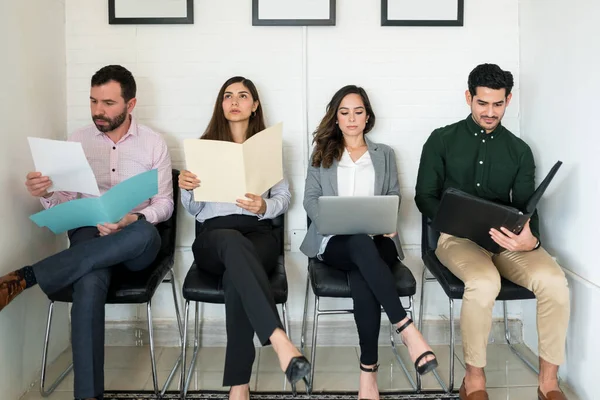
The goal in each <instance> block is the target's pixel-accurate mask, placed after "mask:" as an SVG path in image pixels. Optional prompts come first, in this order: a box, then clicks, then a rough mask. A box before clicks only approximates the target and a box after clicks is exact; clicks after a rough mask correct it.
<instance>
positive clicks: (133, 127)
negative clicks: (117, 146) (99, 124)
mask: <svg viewBox="0 0 600 400" xmlns="http://www.w3.org/2000/svg"><path fill="white" fill-rule="evenodd" d="M129 118H130V119H131V125H129V130H128V131H127V133H126V134H125V136H123V137H122V138H121V140H123V139H125V138H126V137H127V136H130V135H131V136H137V135H138V125H137V122H136V120H135V118H134V116H133V115H132V114H129ZM94 126H95V125H94ZM100 135H104V132H101V131H99V130H98V128H96V136H100Z"/></svg>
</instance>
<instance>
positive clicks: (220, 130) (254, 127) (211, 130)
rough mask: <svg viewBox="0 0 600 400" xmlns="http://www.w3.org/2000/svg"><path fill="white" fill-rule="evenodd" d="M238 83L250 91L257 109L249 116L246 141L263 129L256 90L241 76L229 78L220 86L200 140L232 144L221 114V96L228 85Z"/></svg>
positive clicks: (262, 118)
mask: <svg viewBox="0 0 600 400" xmlns="http://www.w3.org/2000/svg"><path fill="white" fill-rule="evenodd" d="M238 82H241V83H242V85H244V86H245V87H246V88H247V89H248V90H249V91H250V95H251V96H252V100H253V101H258V108H257V109H256V111H255V112H254V113H252V115H251V116H250V121H249V123H248V130H247V131H246V140H248V139H250V138H251V137H252V136H254V135H255V134H257V133H258V132H260V131H262V130H263V129H265V119H264V116H263V109H262V103H261V101H260V99H259V97H258V90H256V86H255V85H254V83H253V82H252V81H251V80H250V79H246V78H244V77H243V76H234V77H233V78H229V79H228V80H227V82H225V83H224V84H223V86H221V90H219V95H218V96H217V100H216V101H215V108H214V110H213V115H212V118H211V119H210V122H209V123H208V126H207V127H206V130H205V131H204V133H203V134H202V137H200V139H210V140H223V141H227V142H233V136H232V134H231V129H229V121H227V118H225V113H224V112H223V96H224V95H225V90H226V89H227V88H228V87H229V85H232V84H234V83H238Z"/></svg>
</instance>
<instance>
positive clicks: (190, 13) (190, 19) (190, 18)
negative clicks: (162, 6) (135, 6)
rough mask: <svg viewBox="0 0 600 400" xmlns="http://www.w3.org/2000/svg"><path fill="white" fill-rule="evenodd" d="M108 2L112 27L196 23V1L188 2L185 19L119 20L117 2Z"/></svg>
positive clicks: (109, 19) (188, 0)
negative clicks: (116, 13) (116, 11)
mask: <svg viewBox="0 0 600 400" xmlns="http://www.w3.org/2000/svg"><path fill="white" fill-rule="evenodd" d="M116 1H117V0H108V23H109V24H110V25H139V24H141V25H170V24H193V23H194V0H187V2H186V6H187V7H186V9H187V13H186V16H185V17H176V18H173V17H164V18H118V17H117V16H116V15H115V2H116Z"/></svg>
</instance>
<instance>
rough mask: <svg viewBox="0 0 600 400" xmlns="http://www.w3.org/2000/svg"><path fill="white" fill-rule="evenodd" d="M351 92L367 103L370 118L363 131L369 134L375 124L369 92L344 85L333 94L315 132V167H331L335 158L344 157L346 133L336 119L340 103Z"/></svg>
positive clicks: (313, 161)
mask: <svg viewBox="0 0 600 400" xmlns="http://www.w3.org/2000/svg"><path fill="white" fill-rule="evenodd" d="M349 94H357V95H359V96H360V97H361V98H362V101H363V103H364V105H365V110H366V112H367V118H368V119H367V124H366V126H365V130H364V132H363V133H364V134H367V133H368V132H370V131H371V129H373V126H375V114H374V113H373V108H372V107H371V102H370V101H369V96H367V92H365V90H364V89H363V88H361V87H358V86H356V85H348V86H344V87H343V88H341V89H340V90H338V91H337V92H336V93H335V94H334V95H333V98H332V99H331V101H330V102H329V104H328V105H327V111H326V113H325V116H324V117H323V119H322V120H321V123H320V124H319V126H318V127H317V130H316V131H314V133H313V143H314V144H315V150H314V152H313V156H312V162H311V164H312V166H313V167H317V168H318V167H320V166H323V167H324V168H329V167H331V165H332V164H333V160H338V161H339V160H340V159H341V158H342V154H343V153H344V135H343V134H342V131H341V129H340V127H339V126H338V124H336V121H337V112H338V109H339V108H340V104H341V103H342V100H343V99H344V97H346V96H347V95H349Z"/></svg>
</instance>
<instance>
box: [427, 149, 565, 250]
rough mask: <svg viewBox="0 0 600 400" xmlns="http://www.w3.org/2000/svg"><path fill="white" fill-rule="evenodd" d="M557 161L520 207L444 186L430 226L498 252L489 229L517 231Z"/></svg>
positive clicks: (556, 166)
mask: <svg viewBox="0 0 600 400" xmlns="http://www.w3.org/2000/svg"><path fill="white" fill-rule="evenodd" d="M561 165H562V162H561V161H558V162H557V163H556V164H554V166H553V167H552V169H551V170H550V172H549V173H548V175H547V176H546V178H544V180H543V181H542V183H540V186H538V188H537V189H536V190H535V192H534V193H533V194H532V195H531V197H530V198H529V200H528V201H527V204H526V206H525V209H524V210H518V209H516V208H514V207H511V206H506V205H503V204H498V203H494V202H492V201H489V200H484V199H482V198H479V197H477V196H473V195H471V194H468V193H465V192H463V191H461V190H458V189H454V188H448V189H446V191H445V192H444V194H443V195H442V200H441V202H440V206H439V208H438V212H437V214H436V216H435V218H434V219H433V222H432V227H433V228H434V229H435V230H437V231H439V232H444V233H447V234H450V235H453V236H457V237H462V238H466V239H469V240H471V241H473V242H475V243H477V244H478V245H479V246H481V247H483V248H484V249H486V250H488V251H490V252H492V253H500V252H502V251H503V250H504V249H503V248H502V247H500V246H499V245H498V244H497V243H496V242H494V241H493V240H492V238H491V237H490V234H489V232H490V229H491V228H496V229H498V230H500V228H501V227H505V228H506V229H508V230H510V231H512V232H514V233H515V234H517V235H518V234H519V233H521V231H522V230H523V226H524V225H525V223H526V222H527V220H528V219H529V218H531V216H532V215H533V213H534V211H535V209H536V207H537V205H538V202H539V201H540V199H541V198H542V195H543V194H544V192H545V191H546V189H547V188H548V186H549V185H550V182H551V181H552V179H553V178H554V175H556V172H557V171H558V169H559V168H560V166H561Z"/></svg>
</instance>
